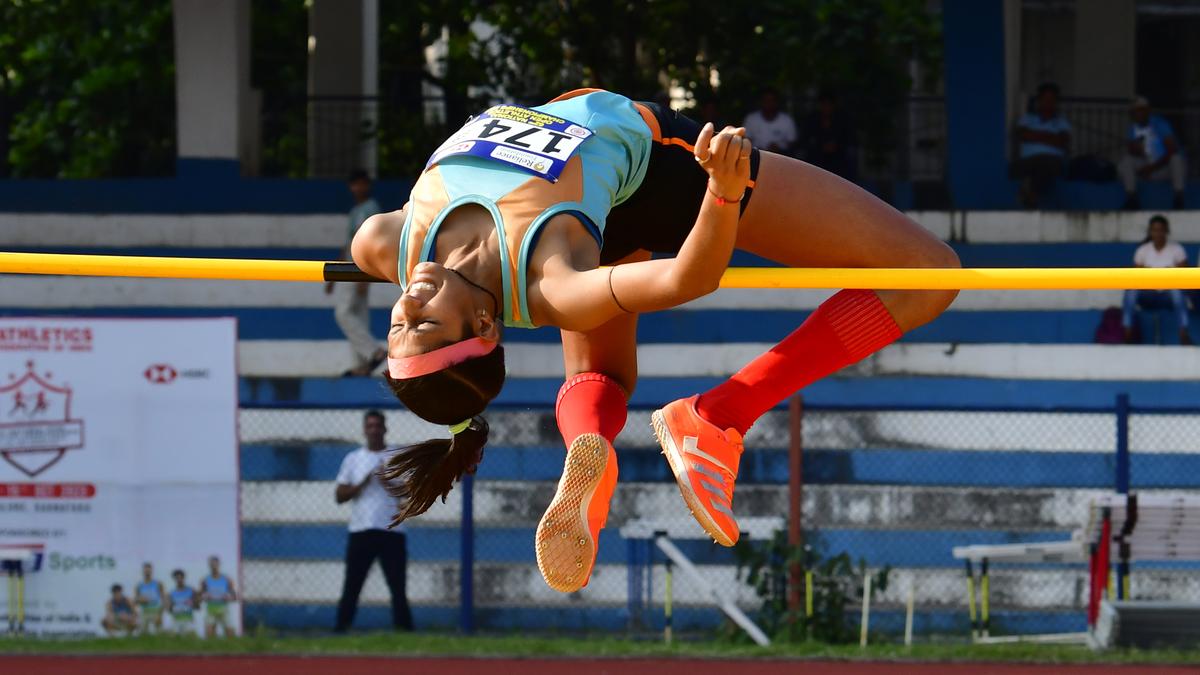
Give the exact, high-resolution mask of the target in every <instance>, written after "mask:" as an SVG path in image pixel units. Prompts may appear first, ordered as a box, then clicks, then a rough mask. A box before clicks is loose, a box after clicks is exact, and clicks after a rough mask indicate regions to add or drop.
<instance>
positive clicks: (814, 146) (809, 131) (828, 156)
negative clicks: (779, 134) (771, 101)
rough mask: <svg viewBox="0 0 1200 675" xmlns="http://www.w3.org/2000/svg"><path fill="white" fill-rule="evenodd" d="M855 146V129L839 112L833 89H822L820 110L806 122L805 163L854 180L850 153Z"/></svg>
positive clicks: (813, 112)
mask: <svg viewBox="0 0 1200 675" xmlns="http://www.w3.org/2000/svg"><path fill="white" fill-rule="evenodd" d="M853 145H854V129H853V128H851V126H850V120H849V119H847V117H846V113H844V112H842V111H841V110H840V109H839V108H838V100H837V96H836V95H835V94H834V92H833V91H832V90H830V89H822V90H821V93H820V95H819V96H818V97H817V109H816V110H814V111H812V112H811V113H809V114H808V117H806V118H804V140H803V141H802V147H803V148H804V161H806V162H808V163H809V164H813V165H815V166H819V167H821V168H822V169H825V170H826V171H829V172H830V173H836V174H837V175H839V176H841V177H842V178H845V179H847V180H854V162H853V157H852V155H851V152H850V151H851V148H852V147H853Z"/></svg>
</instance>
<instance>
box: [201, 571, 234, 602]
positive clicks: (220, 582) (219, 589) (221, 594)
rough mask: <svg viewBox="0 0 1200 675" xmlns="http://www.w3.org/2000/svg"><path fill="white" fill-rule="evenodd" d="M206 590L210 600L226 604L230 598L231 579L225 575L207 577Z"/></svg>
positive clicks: (205, 579) (205, 581)
mask: <svg viewBox="0 0 1200 675" xmlns="http://www.w3.org/2000/svg"><path fill="white" fill-rule="evenodd" d="M204 590H205V591H206V592H207V593H208V598H209V600H211V601H213V602H225V601H226V600H227V599H228V598H229V578H228V577H226V576H225V575H224V574H222V575H221V576H219V577H213V576H208V577H205V578H204Z"/></svg>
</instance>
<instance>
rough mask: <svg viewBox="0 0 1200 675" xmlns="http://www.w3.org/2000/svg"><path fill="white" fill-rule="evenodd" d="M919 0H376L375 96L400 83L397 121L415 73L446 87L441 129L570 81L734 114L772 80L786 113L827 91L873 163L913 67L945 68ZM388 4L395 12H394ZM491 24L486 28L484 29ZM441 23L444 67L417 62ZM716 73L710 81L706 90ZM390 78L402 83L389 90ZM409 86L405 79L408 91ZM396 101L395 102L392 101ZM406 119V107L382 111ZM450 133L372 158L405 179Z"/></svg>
mask: <svg viewBox="0 0 1200 675" xmlns="http://www.w3.org/2000/svg"><path fill="white" fill-rule="evenodd" d="M927 4H928V3H927V2H926V1H925V0H874V1H873V2H861V0H759V1H757V2H750V3H730V2H722V1H719V0H625V1H623V2H595V1H587V0H499V1H485V0H460V1H459V2H453V1H446V0H443V1H441V2H438V1H433V2H421V3H397V4H396V5H391V4H390V3H389V4H385V5H382V6H381V12H382V14H383V15H384V26H383V28H382V30H383V33H382V36H381V39H380V46H381V62H382V69H383V70H384V72H387V69H389V68H390V69H391V73H392V76H391V80H390V82H389V81H385V83H384V86H383V89H382V90H383V91H384V92H385V94H386V93H387V92H389V91H391V92H393V93H395V92H397V91H404V92H405V93H404V94H403V95H402V96H400V97H398V100H400V101H404V102H406V103H405V104H404V105H403V108H404V109H405V110H406V111H408V112H407V113H405V114H406V115H407V116H405V117H403V119H402V122H401V123H402V124H403V125H405V126H406V127H407V128H409V129H421V120H420V119H419V117H418V116H416V115H413V113H412V111H414V110H416V109H417V108H416V107H415V104H414V102H415V101H417V100H419V94H420V91H419V88H420V83H421V82H431V83H434V84H437V85H439V86H440V87H442V89H443V90H444V91H445V92H446V95H447V109H448V113H447V120H446V126H448V127H456V126H457V124H458V122H459V121H460V120H462V119H464V118H465V116H466V114H468V113H470V112H472V111H474V110H476V109H480V108H482V107H484V106H486V105H487V104H488V103H489V102H490V101H491V100H494V99H505V100H510V101H516V102H522V103H526V104H536V103H541V102H544V101H546V100H548V99H550V98H553V97H554V96H557V95H558V94H560V93H562V92H564V91H568V90H571V89H575V88H579V87H599V88H604V89H609V90H612V91H617V92H620V93H623V94H626V95H628V96H631V97H633V98H637V99H644V100H650V99H653V98H661V97H663V96H665V93H666V90H667V88H668V87H669V86H671V85H676V86H680V87H682V88H683V89H684V90H685V91H686V92H687V95H688V96H689V97H691V98H692V99H693V100H704V99H715V100H716V101H717V102H718V106H719V108H720V111H721V114H722V116H723V117H724V118H726V119H728V120H731V121H737V120H740V119H741V117H742V116H743V115H744V114H745V113H746V112H748V111H750V110H753V109H754V108H755V107H756V106H757V101H758V94H759V92H760V91H761V90H762V89H763V88H764V87H766V86H768V85H769V86H774V87H776V88H777V89H779V90H780V91H782V92H784V93H785V94H787V95H788V96H789V97H790V99H791V104H792V109H793V111H794V112H797V113H802V112H804V110H803V107H804V102H805V101H806V100H807V99H808V98H809V97H811V95H812V94H813V93H815V91H816V90H817V89H818V88H820V87H823V86H830V87H833V88H834V89H835V90H836V91H837V93H838V95H839V97H840V99H841V101H842V104H843V107H844V109H846V110H847V111H848V112H849V113H850V114H851V115H852V118H853V119H854V123H855V125H856V127H857V128H858V132H859V136H860V138H861V139H862V143H863V145H864V146H865V147H866V148H867V150H868V155H869V156H870V157H871V158H872V159H873V160H874V161H875V162H876V163H878V162H882V161H883V159H884V157H886V155H887V153H888V152H889V151H890V150H891V149H892V148H893V147H894V146H895V139H896V137H897V132H896V120H897V117H898V114H899V112H900V110H901V108H900V106H901V104H902V103H903V102H904V100H905V98H906V97H907V96H908V93H909V92H910V91H911V89H912V84H913V83H912V81H911V78H910V75H909V64H910V63H911V62H914V61H915V62H916V63H918V64H919V65H920V66H921V68H922V70H923V71H924V72H925V73H927V74H929V75H930V77H929V79H928V82H930V83H934V82H936V80H937V77H938V76H939V74H940V64H941V32H940V21H939V19H938V17H937V16H935V15H933V14H931V13H930V12H929V10H928V8H927ZM389 7H391V9H389ZM480 26H490V27H492V28H493V29H492V30H486V29H480ZM443 27H445V28H446V30H447V32H448V35H449V50H448V54H449V55H448V57H447V59H446V63H445V73H444V74H442V75H440V76H438V77H434V76H433V75H431V74H430V73H429V72H427V71H426V70H425V69H424V65H423V64H424V57H423V50H424V48H425V47H427V46H429V45H431V44H433V42H434V41H435V40H436V39H438V38H439V37H440V36H441V34H442V28H443ZM714 73H717V74H718V75H719V81H718V82H716V85H717V86H716V87H714V79H715V78H714ZM397 82H402V83H406V84H405V85H401V86H399V88H397ZM405 86H407V87H408V88H407V89H405ZM389 107H393V106H389ZM390 114H401V113H390ZM448 130H449V129H448V128H444V127H438V128H428V129H425V130H424V133H411V132H410V133H408V134H400V135H395V134H393V136H392V137H391V138H389V139H388V141H387V142H384V143H381V145H380V152H381V162H380V166H381V167H382V168H384V170H400V173H401V174H411V173H412V172H413V171H415V170H419V168H420V166H421V165H422V163H423V161H424V159H425V157H427V156H428V152H429V151H430V150H432V149H433V147H434V146H436V141H437V139H439V138H441V137H443V136H444V135H445V132H446V131H448Z"/></svg>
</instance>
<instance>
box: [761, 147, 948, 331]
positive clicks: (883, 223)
mask: <svg viewBox="0 0 1200 675" xmlns="http://www.w3.org/2000/svg"><path fill="white" fill-rule="evenodd" d="M737 247H738V248H739V249H742V250H744V251H749V252H751V253H755V254H757V255H760V256H762V257H764V258H767V259H769V260H774V261H775V262H778V263H781V264H783V265H787V266H788V267H958V266H959V262H958V256H957V255H955V253H954V251H953V250H951V249H950V247H949V246H947V245H946V244H944V243H943V242H942V241H940V240H939V239H938V238H937V237H935V236H934V235H933V234H931V233H930V232H929V231H928V230H926V229H925V228H923V227H921V226H920V225H918V224H917V223H915V222H913V221H912V220H910V219H909V218H908V217H906V216H905V215H904V214H902V213H900V212H899V211H897V210H896V209H894V208H892V207H891V206H888V205H887V204H885V203H884V202H882V201H880V200H879V199H877V198H876V197H875V196H873V195H871V194H870V193H868V192H867V191H866V190H863V189H862V188H860V187H858V186H857V185H855V184H853V183H851V182H849V181H846V180H843V179H842V178H839V177H838V176H835V175H834V174H832V173H829V172H827V171H824V170H822V169H819V168H817V167H815V166H813V165H811V164H808V163H806V162H802V161H800V160H798V159H792V158H790V157H784V156H782V155H777V154H775V153H772V152H763V153H762V162H761V164H760V166H759V170H758V177H757V181H756V183H755V186H754V195H753V196H752V197H751V199H750V204H749V206H747V208H746V212H745V213H744V214H742V218H741V221H740V222H739V224H738V238H737ZM957 294H958V292H957V291H879V292H878V295H879V298H880V300H882V301H883V304H884V305H885V306H886V307H887V308H888V311H889V312H891V314H892V318H894V319H895V320H896V323H897V324H899V325H900V328H901V329H903V330H904V331H909V330H912V329H913V328H916V327H918V326H921V325H923V324H925V323H928V322H929V321H931V320H933V319H934V318H935V317H937V315H938V314H940V313H941V312H942V311H943V310H944V309H946V307H948V306H949V305H950V303H951V302H953V301H954V297H955V296H956V295H957Z"/></svg>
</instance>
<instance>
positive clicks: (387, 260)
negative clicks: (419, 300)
mask: <svg viewBox="0 0 1200 675" xmlns="http://www.w3.org/2000/svg"><path fill="white" fill-rule="evenodd" d="M407 206H408V205H407V204H405V207H406V208H407ZM404 218H405V211H404V209H400V210H399V211H392V212H391V213H380V214H376V215H374V216H371V217H370V218H367V219H366V220H364V221H363V224H362V225H361V226H359V228H358V232H355V233H354V240H353V241H351V242H350V255H351V256H352V257H353V258H354V264H356V265H358V269H360V270H362V271H364V272H366V273H367V274H370V275H371V276H375V277H379V278H380V279H388V280H390V281H392V282H393V283H397V284H398V283H400V276H399V272H398V271H397V269H396V267H397V261H398V260H399V257H400V231H401V230H402V229H403V228H404Z"/></svg>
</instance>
